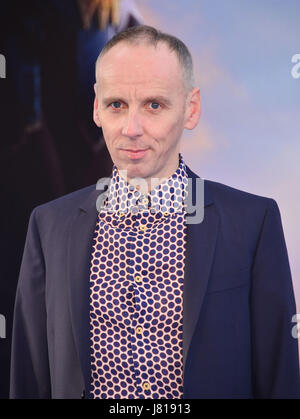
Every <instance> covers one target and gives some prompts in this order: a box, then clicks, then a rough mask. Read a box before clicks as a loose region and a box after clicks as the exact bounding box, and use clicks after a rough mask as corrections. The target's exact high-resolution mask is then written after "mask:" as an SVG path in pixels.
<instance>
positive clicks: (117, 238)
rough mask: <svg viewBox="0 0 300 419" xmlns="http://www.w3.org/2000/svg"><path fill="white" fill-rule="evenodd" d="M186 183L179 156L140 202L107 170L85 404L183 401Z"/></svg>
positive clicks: (95, 255)
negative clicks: (98, 401)
mask: <svg viewBox="0 0 300 419" xmlns="http://www.w3.org/2000/svg"><path fill="white" fill-rule="evenodd" d="M186 185H187V173H186V166H185V164H184V162H183V159H182V156H181V154H179V167H178V169H177V170H176V172H175V173H174V174H173V175H172V176H171V177H170V178H169V179H166V180H165V181H164V182H162V183H161V184H160V185H158V186H157V187H156V188H154V189H153V190H152V191H151V192H149V193H148V194H147V195H146V196H145V195H143V194H141V193H140V191H139V190H138V189H136V188H134V189H133V190H132V185H129V184H128V183H127V182H126V181H125V180H123V179H122V178H121V177H120V175H119V173H118V170H117V168H116V167H115V166H114V167H113V175H112V181H111V182H110V186H109V189H108V191H109V192H108V198H107V200H106V201H105V208H103V211H102V210H100V212H99V214H98V220H97V224H96V228H95V232H94V237H93V252H92V259H91V270H90V338H91V371H92V377H91V378H92V392H91V393H92V397H93V398H100V399H105V398H114V399H119V398H120V399H121V398H125V399H133V398H140V399H144V398H150V399H156V398H166V399H167V398H168V399H169V398H170V399H173V398H182V397H183V353H182V348H183V345H182V343H183V341H182V339H183V336H182V334H183V326H182V325H183V278H184V264H185V257H184V253H185V245H186V224H185V214H186V213H185V206H184V198H185V196H186ZM125 202H126V206H125V205H124V206H122V203H125ZM176 203H177V205H174V204H176ZM134 208H138V211H136V212H134V211H133V209H134Z"/></svg>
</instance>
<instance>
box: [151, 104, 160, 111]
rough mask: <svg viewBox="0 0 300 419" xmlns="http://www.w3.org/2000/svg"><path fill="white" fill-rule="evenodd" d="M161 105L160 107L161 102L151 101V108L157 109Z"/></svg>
mask: <svg viewBox="0 0 300 419" xmlns="http://www.w3.org/2000/svg"><path fill="white" fill-rule="evenodd" d="M159 107H160V104H159V103H157V102H151V103H150V108H151V109H154V110H156V109H158V108H159Z"/></svg>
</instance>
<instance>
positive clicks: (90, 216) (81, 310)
mask: <svg viewBox="0 0 300 419" xmlns="http://www.w3.org/2000/svg"><path fill="white" fill-rule="evenodd" d="M101 192H103V191H102V190H96V187H95V185H94V187H93V188H92V190H91V192H90V193H89V195H88V198H87V199H86V200H85V201H84V202H83V204H82V205H81V207H80V208H76V214H75V216H74V219H73V222H72V225H71V231H70V236H69V251H68V262H67V264H68V279H69V299H70V307H71V317H72V325H73V330H74V337H75V342H76V346H77V351H78V354H79V359H80V363H81V368H82V371H83V376H84V381H85V390H86V393H88V394H89V393H90V380H91V374H90V371H91V367H90V318H89V302H90V287H89V283H90V263H91V256H92V250H93V249H92V246H93V235H94V230H95V227H96V222H97V216H98V211H97V209H96V200H97V197H98V196H99V194H100V193H101ZM88 394H86V395H87V396H88Z"/></svg>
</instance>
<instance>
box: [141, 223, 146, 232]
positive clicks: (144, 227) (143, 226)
mask: <svg viewBox="0 0 300 419" xmlns="http://www.w3.org/2000/svg"><path fill="white" fill-rule="evenodd" d="M146 228H147V226H146V225H145V224H141V225H140V226H139V229H140V230H141V231H145V230H146Z"/></svg>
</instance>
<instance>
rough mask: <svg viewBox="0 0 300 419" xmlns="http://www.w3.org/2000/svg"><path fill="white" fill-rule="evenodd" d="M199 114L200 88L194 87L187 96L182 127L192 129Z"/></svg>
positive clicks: (196, 122) (197, 120)
mask: <svg viewBox="0 0 300 419" xmlns="http://www.w3.org/2000/svg"><path fill="white" fill-rule="evenodd" d="M200 116H201V95H200V89H199V88H198V87H195V88H194V89H193V90H192V91H191V92H190V93H189V95H188V97H187V106H186V115H185V124H184V128H186V129H194V128H195V127H196V126H197V124H198V122H199V119H200Z"/></svg>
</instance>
